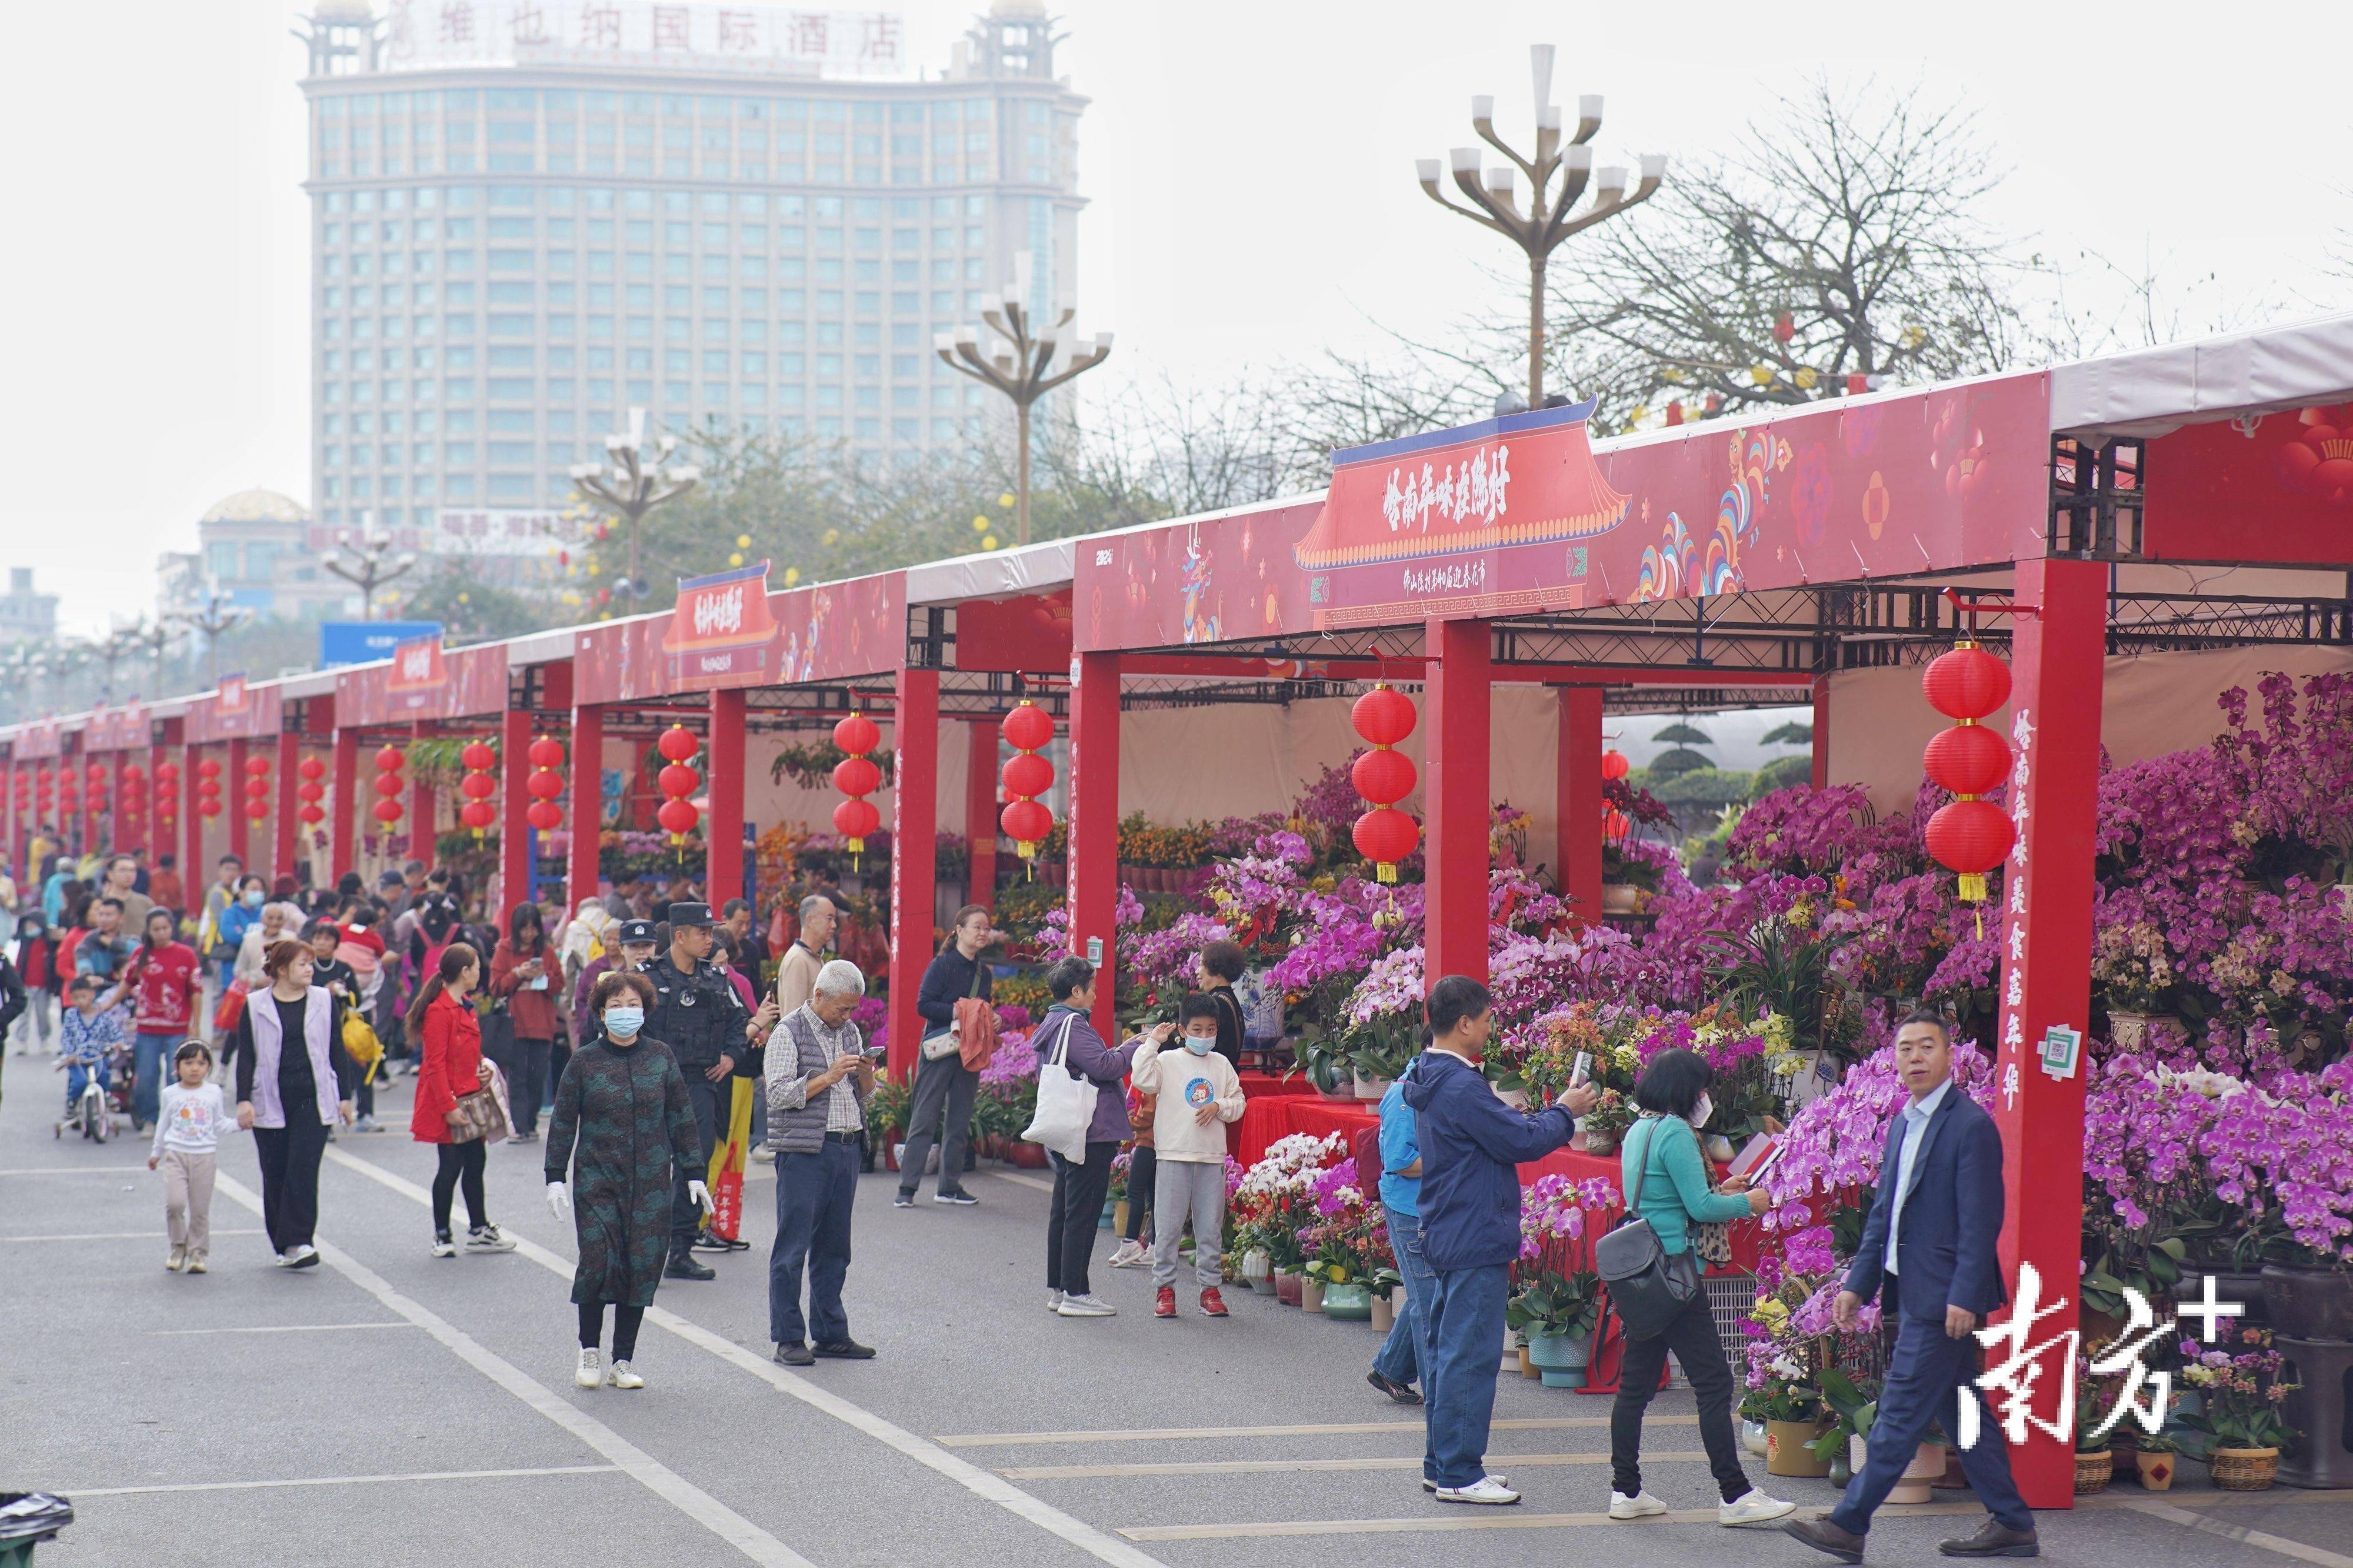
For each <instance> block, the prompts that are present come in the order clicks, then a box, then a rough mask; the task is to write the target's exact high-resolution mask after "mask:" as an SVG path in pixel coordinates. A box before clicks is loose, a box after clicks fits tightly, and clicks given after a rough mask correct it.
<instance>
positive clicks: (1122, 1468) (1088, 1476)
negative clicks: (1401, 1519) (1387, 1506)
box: [997, 1449, 1707, 1481]
mask: <svg viewBox="0 0 2353 1568" xmlns="http://www.w3.org/2000/svg"><path fill="white" fill-rule="evenodd" d="M1705 1458H1707V1456H1706V1455H1705V1454H1704V1453H1681V1452H1677V1453H1667V1454H1653V1453H1648V1452H1645V1453H1644V1454H1643V1456H1642V1462H1643V1463H1644V1464H1680V1463H1683V1462H1685V1461H1689V1460H1704V1459H1705ZM1487 1462H1488V1463H1489V1464H1490V1465H1493V1467H1494V1468H1495V1470H1496V1472H1497V1473H1498V1474H1509V1473H1510V1471H1512V1470H1517V1469H1524V1468H1525V1469H1538V1468H1545V1467H1548V1466H1554V1465H1606V1464H1608V1463H1609V1455H1607V1454H1498V1453H1496V1452H1494V1451H1493V1449H1490V1450H1489V1451H1488V1453H1487ZM1421 1466H1422V1459H1421V1456H1420V1455H1419V1454H1415V1455H1411V1456H1391V1455H1387V1454H1382V1455H1375V1456H1369V1457H1366V1458H1346V1459H1202V1460H1198V1461H1184V1460H1171V1461H1168V1462H1167V1463H1165V1464H1145V1465H1028V1466H1020V1467H1017V1468H1013V1469H1008V1470H999V1471H997V1474H998V1475H1000V1476H1003V1477H1004V1478H1006V1479H1008V1480H1015V1481H1083V1480H1112V1479H1118V1478H1120V1477H1123V1476H1257V1475H1292V1474H1307V1473H1315V1472H1321V1471H1331V1470H1419V1468H1421Z"/></svg>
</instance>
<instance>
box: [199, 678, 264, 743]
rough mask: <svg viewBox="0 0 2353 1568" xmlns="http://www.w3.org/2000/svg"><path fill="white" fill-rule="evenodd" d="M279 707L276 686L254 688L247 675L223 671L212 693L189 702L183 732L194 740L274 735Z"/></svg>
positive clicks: (220, 739) (200, 741) (250, 738)
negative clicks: (225, 673) (224, 673)
mask: <svg viewBox="0 0 2353 1568" xmlns="http://www.w3.org/2000/svg"><path fill="white" fill-rule="evenodd" d="M279 708H280V703H279V700H278V693H277V690H276V689H275V688H269V689H263V690H255V689H252V688H250V687H248V686H247V685H246V683H245V677H244V676H242V675H224V676H222V677H221V678H220V682H219V684H218V685H217V686H216V688H215V689H214V690H213V691H212V692H211V693H209V694H208V695H206V696H203V697H199V698H196V699H195V700H193V701H191V702H190V703H189V704H188V718H187V723H186V724H185V726H184V733H185V736H186V738H187V739H188V740H189V741H190V742H195V743H202V742H207V741H237V740H252V739H254V738H255V737H257V736H263V735H275V734H276V733H278V719H279Z"/></svg>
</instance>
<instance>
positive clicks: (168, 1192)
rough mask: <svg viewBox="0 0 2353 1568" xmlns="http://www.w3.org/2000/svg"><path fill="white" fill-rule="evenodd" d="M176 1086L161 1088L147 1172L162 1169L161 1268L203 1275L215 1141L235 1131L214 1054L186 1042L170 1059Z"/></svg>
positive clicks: (210, 1222) (210, 1218)
mask: <svg viewBox="0 0 2353 1568" xmlns="http://www.w3.org/2000/svg"><path fill="white" fill-rule="evenodd" d="M172 1068H173V1070H174V1072H176V1073H178V1074H179V1081H178V1082H176V1083H167V1084H165V1085H164V1095H163V1102H162V1105H161V1108H160V1109H159V1110H158V1111H157V1113H156V1116H155V1147H154V1149H153V1151H152V1152H150V1153H149V1154H148V1156H147V1168H148V1169H149V1170H151V1171H152V1170H153V1169H155V1168H156V1166H157V1165H159V1164H160V1165H161V1166H163V1168H164V1229H165V1230H166V1231H168V1232H169V1233H170V1235H171V1238H172V1250H171V1253H170V1255H169V1256H168V1257H166V1258H164V1268H169V1269H170V1270H172V1271H173V1272H174V1273H175V1274H176V1273H178V1272H179V1271H180V1270H182V1269H184V1268H185V1269H186V1270H187V1271H188V1272H189V1273H191V1274H202V1273H203V1272H205V1267H206V1258H207V1257H208V1255H209V1254H210V1253H211V1251H212V1246H213V1159H214V1155H215V1152H216V1151H217V1150H218V1149H219V1148H220V1135H221V1134H222V1133H223V1132H225V1131H230V1130H233V1129H234V1128H235V1127H236V1126H237V1122H236V1121H235V1120H234V1119H233V1118H232V1117H231V1116H230V1115H229V1110H228V1106H227V1102H226V1101H225V1100H222V1098H221V1090H220V1085H218V1084H216V1083H212V1082H209V1081H207V1080H208V1079H210V1078H211V1076H212V1070H213V1054H212V1052H211V1051H209V1050H207V1049H206V1047H205V1045H204V1042H203V1041H201V1040H190V1041H189V1042H188V1043H187V1044H186V1045H185V1046H182V1047H180V1048H179V1049H178V1050H177V1051H175V1052H174V1053H173V1055H172Z"/></svg>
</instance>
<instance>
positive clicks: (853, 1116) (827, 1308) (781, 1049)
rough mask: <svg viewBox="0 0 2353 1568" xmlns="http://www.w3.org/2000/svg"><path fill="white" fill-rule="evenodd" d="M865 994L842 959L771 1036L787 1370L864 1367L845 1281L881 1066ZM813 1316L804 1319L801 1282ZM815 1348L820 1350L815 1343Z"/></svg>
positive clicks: (779, 1350)
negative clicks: (868, 1040) (869, 1045)
mask: <svg viewBox="0 0 2353 1568" xmlns="http://www.w3.org/2000/svg"><path fill="white" fill-rule="evenodd" d="M865 994H866V976H865V975H863V974H861V973H859V969H858V965H856V964H854V963H850V962H849V961H848V960H847V959H840V958H837V959H835V960H834V961H833V962H831V963H828V964H826V965H825V966H824V967H823V968H821V969H819V970H818V973H817V984H815V986H814V987H813V988H812V989H811V991H810V993H809V998H808V1000H807V1001H806V1002H804V1003H802V1004H801V1005H799V1006H798V1007H796V1008H795V1009H793V1011H792V1012H790V1013H787V1014H786V1016H785V1017H784V1019H783V1021H782V1022H781V1023H779V1024H778V1025H777V1026H776V1033H775V1034H773V1035H772V1036H770V1037H769V1039H768V1053H767V1091H768V1146H769V1147H770V1148H771V1149H774V1150H775V1151H776V1247H775V1248H774V1249H773V1250H772V1251H771V1252H770V1253H769V1254H768V1337H769V1338H770V1339H772V1340H774V1341H776V1360H777V1361H779V1362H782V1363H784V1364H785V1365H786V1366H814V1365H815V1364H816V1363H817V1358H818V1357H819V1356H831V1357H834V1358H837V1359H839V1360H844V1361H864V1360H867V1359H868V1358H870V1357H871V1356H872V1355H873V1354H874V1350H873V1347H872V1346H871V1345H861V1344H860V1343H859V1342H857V1341H855V1340H853V1339H851V1338H850V1337H849V1317H848V1315H847V1314H845V1313H844V1312H843V1311H842V1310H841V1282H842V1280H843V1279H844V1278H845V1277H846V1276H847V1275H848V1274H849V1211H850V1205H851V1202H852V1200H854V1199H855V1198H856V1197H857V1195H858V1164H859V1160H858V1148H859V1134H860V1131H861V1130H862V1129H863V1128H864V1127H865V1125H866V1097H867V1096H868V1095H870V1094H872V1093H873V1092H874V1062H873V1060H872V1059H871V1058H869V1057H868V1056H867V1055H866V1054H865V1051H864V1042H863V1041H861V1040H860V1038H859V1034H858V1027H857V1026H856V1025H854V1024H852V1023H851V1022H850V1021H849V1015H850V1013H851V1011H852V1010H854V1009H855V1008H856V1007H857V1005H858V1001H859V998H860V997H861V996H863V995H865ZM804 1270H806V1272H807V1276H808V1314H807V1318H806V1319H804V1318H803V1316H802V1314H801V1276H802V1273H803V1272H804ZM811 1341H814V1344H812V1343H811Z"/></svg>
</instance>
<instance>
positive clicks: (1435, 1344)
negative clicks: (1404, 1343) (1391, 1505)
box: [1421, 1263, 1512, 1487]
mask: <svg viewBox="0 0 2353 1568" xmlns="http://www.w3.org/2000/svg"><path fill="white" fill-rule="evenodd" d="M1511 1279H1512V1271H1511V1267H1510V1266H1509V1265H1508V1264H1503V1263H1491V1264H1486V1265H1483V1266H1482V1267H1480V1268H1449V1269H1444V1270H1441V1271H1440V1272H1439V1273H1437V1274H1434V1275H1432V1276H1431V1279H1430V1319H1429V1321H1430V1330H1429V1333H1430V1358H1429V1359H1428V1360H1427V1361H1425V1362H1424V1363H1422V1366H1423V1371H1424V1375H1425V1377H1426V1381H1425V1382H1424V1384H1423V1385H1422V1391H1421V1392H1422V1397H1423V1399H1424V1400H1425V1401H1426V1402H1427V1406H1426V1410H1425V1420H1426V1421H1427V1423H1428V1427H1429V1441H1428V1447H1427V1450H1426V1451H1425V1452H1424V1453H1423V1455H1422V1459H1421V1475H1422V1479H1424V1480H1427V1481H1431V1482H1435V1483H1436V1484H1437V1485H1439V1486H1441V1487H1467V1486H1475V1485H1476V1484H1477V1483H1478V1481H1479V1479H1481V1478H1482V1477H1483V1476H1484V1475H1486V1473H1487V1465H1486V1459H1487V1426H1488V1423H1489V1422H1490V1421H1492V1420H1493V1417H1494V1415H1495V1372H1496V1369H1497V1368H1498V1367H1500V1366H1501V1365H1502V1364H1503V1355H1504V1298H1505V1297H1506V1296H1508V1295H1509V1294H1510V1293H1511V1288H1512V1287H1511Z"/></svg>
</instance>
